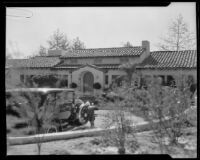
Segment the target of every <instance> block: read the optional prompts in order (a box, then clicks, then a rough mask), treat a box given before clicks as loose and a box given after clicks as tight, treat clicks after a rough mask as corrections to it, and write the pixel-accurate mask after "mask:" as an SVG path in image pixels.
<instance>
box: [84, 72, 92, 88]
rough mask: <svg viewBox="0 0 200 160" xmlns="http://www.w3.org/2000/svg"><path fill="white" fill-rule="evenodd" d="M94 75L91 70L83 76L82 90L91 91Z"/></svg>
mask: <svg viewBox="0 0 200 160" xmlns="http://www.w3.org/2000/svg"><path fill="white" fill-rule="evenodd" d="M93 83H94V76H93V75H92V73H91V72H87V73H85V74H84V76H83V92H92V91H93Z"/></svg>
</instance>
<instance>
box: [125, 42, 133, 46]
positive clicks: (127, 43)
mask: <svg viewBox="0 0 200 160" xmlns="http://www.w3.org/2000/svg"><path fill="white" fill-rule="evenodd" d="M123 46H124V47H133V45H132V44H131V43H130V42H129V41H128V42H126V43H125V44H124V45H123Z"/></svg>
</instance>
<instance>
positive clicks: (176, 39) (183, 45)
mask: <svg viewBox="0 0 200 160" xmlns="http://www.w3.org/2000/svg"><path fill="white" fill-rule="evenodd" d="M161 41H162V42H161V43H159V44H158V47H159V48H160V49H161V50H165V51H170V50H173V51H179V50H189V49H196V38H195V34H194V33H192V32H191V31H190V30H189V27H188V25H187V24H186V22H184V20H183V17H182V15H179V16H178V17H177V18H176V19H175V20H174V21H172V23H171V24H170V26H169V29H168V34H167V35H166V36H165V37H162V38H161Z"/></svg>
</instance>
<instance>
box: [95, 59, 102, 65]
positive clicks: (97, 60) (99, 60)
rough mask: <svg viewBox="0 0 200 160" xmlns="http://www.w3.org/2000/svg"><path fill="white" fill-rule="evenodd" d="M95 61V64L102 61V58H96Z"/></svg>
mask: <svg viewBox="0 0 200 160" xmlns="http://www.w3.org/2000/svg"><path fill="white" fill-rule="evenodd" d="M94 63H95V64H99V63H102V58H95V59H94Z"/></svg>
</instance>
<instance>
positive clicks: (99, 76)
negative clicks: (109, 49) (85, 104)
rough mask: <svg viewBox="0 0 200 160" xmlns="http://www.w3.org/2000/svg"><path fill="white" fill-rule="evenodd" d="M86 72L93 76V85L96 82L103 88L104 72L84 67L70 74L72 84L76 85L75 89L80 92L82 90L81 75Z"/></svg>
mask: <svg viewBox="0 0 200 160" xmlns="http://www.w3.org/2000/svg"><path fill="white" fill-rule="evenodd" d="M86 72H91V73H92V74H93V76H94V83H96V82H98V83H100V84H101V86H102V87H104V72H102V71H100V70H96V69H95V68H92V67H89V66H86V67H83V68H80V69H78V70H76V71H74V72H72V82H74V83H76V84H77V85H78V87H77V89H78V90H80V91H81V90H82V89H83V88H82V87H83V79H82V78H83V75H84V73H86Z"/></svg>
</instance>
